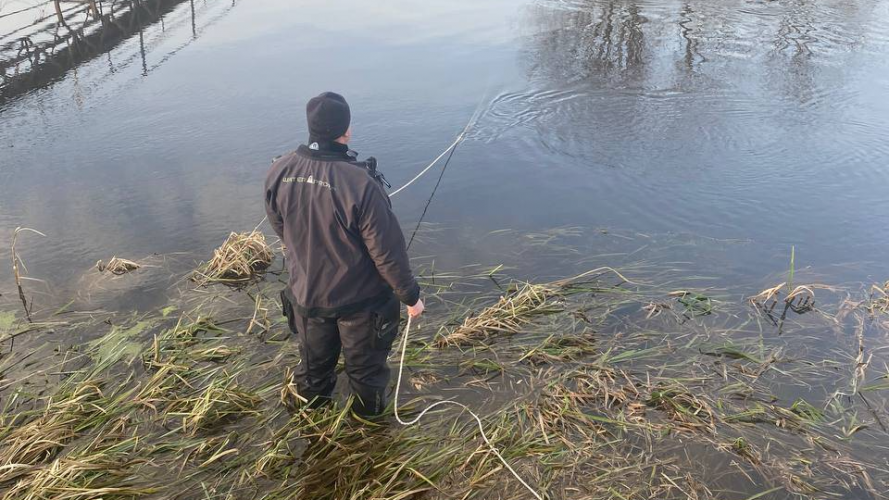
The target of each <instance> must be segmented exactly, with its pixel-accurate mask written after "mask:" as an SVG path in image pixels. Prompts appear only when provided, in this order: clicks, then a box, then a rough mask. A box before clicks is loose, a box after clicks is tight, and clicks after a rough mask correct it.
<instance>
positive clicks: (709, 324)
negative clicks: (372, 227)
mask: <svg viewBox="0 0 889 500" xmlns="http://www.w3.org/2000/svg"><path fill="white" fill-rule="evenodd" d="M628 267H632V266H628ZM638 269H641V267H640V268H637V270H636V271H635V272H634V274H632V276H631V277H632V281H631V280H629V279H627V277H626V276H625V275H623V274H616V273H613V272H611V271H608V270H604V271H603V270H597V272H593V273H589V274H584V275H581V276H579V277H575V278H573V279H569V280H559V281H550V282H547V283H543V284H535V283H528V282H516V283H514V284H511V285H510V284H507V283H509V282H510V281H511V280H509V279H508V278H507V277H505V276H504V275H502V274H500V273H501V272H502V271H503V269H502V268H495V269H486V270H483V269H476V268H467V269H466V270H465V271H468V272H464V273H444V272H441V271H435V272H432V270H431V269H426V270H424V272H423V280H424V281H426V282H429V283H432V282H434V287H428V288H429V289H432V290H435V294H434V296H431V297H430V303H431V304H433V306H438V307H432V308H430V311H436V310H438V311H441V313H440V315H439V316H430V317H428V318H427V319H425V320H424V321H423V322H422V324H421V325H420V328H419V331H418V333H417V336H416V337H412V339H411V342H410V343H409V345H408V351H407V358H406V359H407V361H406V371H407V373H406V375H405V376H406V379H407V380H406V381H407V382H408V384H406V385H407V387H408V389H407V391H406V392H407V393H406V394H404V397H403V400H406V401H409V402H408V403H406V404H405V405H404V408H403V411H404V412H405V413H406V414H408V415H409V414H412V413H414V414H415V412H417V411H419V410H420V409H421V408H423V407H425V406H426V404H428V401H434V400H438V399H442V398H455V399H457V400H459V401H461V402H463V403H466V404H468V405H470V406H472V407H473V408H474V409H476V410H477V412H478V413H479V414H480V415H482V417H483V425H484V429H485V433H486V434H487V435H488V436H489V438H490V439H491V442H492V443H493V444H494V445H495V446H496V447H497V448H498V450H499V451H500V452H501V453H502V455H503V456H504V458H506V459H507V460H508V461H509V463H510V464H511V465H513V466H514V467H515V468H516V470H517V471H518V472H519V473H520V474H521V475H522V477H523V478H526V479H527V480H528V481H529V483H530V484H532V485H534V487H535V488H537V491H539V492H540V493H541V494H542V495H544V496H545V498H566V499H567V498H571V499H577V498H614V499H631V498H639V499H641V498H658V499H662V498H677V499H678V498H698V499H709V498H714V499H715V498H728V499H738V500H750V499H754V498H771V499H778V498H882V497H883V496H884V495H885V491H887V486H889V468H887V467H886V464H885V456H886V452H887V451H889V450H887V446H889V440H887V430H886V427H885V420H886V418H887V416H886V413H887V398H886V391H889V389H887V387H889V384H887V383H886V380H887V378H889V372H887V371H886V370H885V369H884V367H885V366H886V365H887V361H889V360H887V359H886V355H885V345H886V342H885V341H886V339H887V337H889V318H887V313H886V312H885V308H884V307H882V305H883V302H882V301H883V300H884V299H885V297H886V294H885V288H884V287H879V288H880V289H881V290H882V291H883V293H878V292H875V291H874V290H871V293H870V294H869V295H868V296H867V297H863V298H861V300H857V301H856V300H853V298H851V297H849V296H848V294H847V296H846V297H841V296H840V295H841V294H840V293H838V292H836V290H837V289H835V288H825V289H823V293H822V294H821V295H820V296H819V305H818V308H815V307H814V305H812V307H811V308H810V309H809V310H805V311H802V312H799V313H797V312H793V311H791V312H790V314H789V315H788V316H787V318H786V319H785V323H784V324H783V328H782V330H781V335H778V330H777V329H776V328H775V327H774V325H773V324H772V323H771V322H769V321H762V320H763V319H765V318H767V316H768V314H770V311H769V310H768V309H763V308H762V307H761V306H760V305H759V304H761V303H762V302H764V301H763V300H757V301H755V304H754V305H751V304H750V303H748V302H745V301H743V300H737V301H736V302H732V301H731V300H728V299H727V298H726V296H725V295H724V294H722V293H721V292H719V291H718V290H713V289H708V290H706V291H692V290H694V288H692V287H687V288H686V289H684V290H682V293H677V292H676V291H675V289H673V288H672V287H670V286H665V285H653V284H650V283H649V281H648V280H646V277H645V276H644V275H643V274H642V273H640V272H639V271H638ZM664 277H665V276H664V275H658V276H657V280H658V282H661V283H667V284H669V283H673V282H676V280H677V279H679V277H675V278H671V279H663V278H664ZM279 287H280V285H279V284H277V283H273V282H262V281H260V282H257V283H256V285H255V286H252V287H251V289H250V291H249V293H248V292H247V291H245V290H243V289H241V290H240V291H239V290H233V289H227V288H225V287H221V288H220V289H219V290H213V291H212V293H210V292H208V290H207V289H205V288H199V289H196V290H184V291H183V292H182V297H181V298H180V299H177V300H176V301H175V303H173V304H170V305H168V306H165V307H163V308H160V309H159V310H157V311H156V312H152V313H147V314H145V313H142V314H135V315H134V314H116V315H111V316H104V315H96V316H94V317H90V316H89V315H86V316H84V317H83V318H82V319H80V320H78V321H71V322H67V323H61V322H59V323H58V324H55V325H54V326H53V327H52V333H50V329H48V328H47V329H39V328H38V330H36V331H34V332H33V335H36V336H38V337H40V336H43V337H42V338H44V339H50V338H53V336H59V335H70V336H72V338H80V336H82V335H88V337H89V338H90V339H91V340H89V341H86V342H83V343H79V344H76V343H72V344H71V345H70V346H69V347H67V348H62V346H61V345H59V346H58V347H59V348H58V349H56V350H55V351H53V352H52V353H48V352H47V351H46V348H45V347H43V346H41V343H40V340H39V339H37V340H36V341H35V343H32V344H28V345H29V346H31V347H30V349H31V350H32V352H27V351H26V350H25V348H23V347H22V346H17V347H16V348H15V349H13V350H11V351H10V352H8V353H7V354H5V355H4V356H3V357H2V358H0V374H2V375H0V378H2V379H3V382H2V385H0V398H2V403H3V413H2V417H0V442H2V444H0V492H2V495H3V496H2V498H3V499H42V498H71V499H81V498H82V499H87V498H100V497H101V498H113V499H124V498H128V499H132V498H171V497H175V498H202V499H203V498H219V499H235V498H272V499H276V498H277V499H285V498H318V499H343V498H348V499H359V498H377V499H393V500H394V499H412V498H429V499H444V498H531V496H530V494H529V493H528V492H527V491H525V490H524V489H522V487H521V485H519V484H518V483H517V482H516V481H514V480H513V479H512V478H511V477H510V476H509V475H508V473H506V471H505V469H504V468H503V467H502V464H501V463H500V462H499V461H498V460H497V458H496V457H495V456H494V455H493V454H492V453H491V450H490V449H489V448H488V446H487V445H486V444H485V442H484V441H483V440H482V437H481V435H480V433H479V432H478V428H477V427H476V426H475V423H474V421H472V420H471V419H469V418H468V417H467V416H466V415H460V414H459V413H457V412H450V411H437V412H434V413H432V414H431V415H430V416H429V417H427V418H426V419H425V420H424V421H423V422H421V423H420V424H419V425H418V426H415V427H406V428H405V427H400V426H398V425H397V424H395V423H394V422H393V421H392V420H391V415H387V416H386V417H385V418H383V419H381V420H379V421H374V422H368V421H363V420H361V419H359V418H358V417H356V416H354V415H353V414H352V413H351V411H350V408H349V401H347V400H342V399H341V401H340V403H338V404H336V405H334V406H332V407H327V408H323V409H318V410H307V409H300V406H299V404H298V394H297V393H296V390H295V386H294V384H293V380H292V375H291V371H290V370H291V369H292V367H293V366H295V364H296V363H297V362H298V357H297V355H296V350H295V349H294V348H293V346H292V343H291V341H289V340H284V339H286V338H287V332H286V324H284V323H283V322H282V321H280V320H278V319H277V316H278V314H279V312H280V305H279V304H277V303H276V302H275V298H274V297H275V296H276V293H277V291H278V288H279ZM500 287H502V288H503V290H504V291H500V289H501V288H500ZM810 288H812V287H810ZM875 288H876V287H875ZM816 289H817V288H812V290H816ZM477 290H488V291H485V292H482V293H481V295H479V292H478V291H477ZM792 292H793V290H791V289H789V287H787V286H782V287H781V290H780V291H778V292H775V293H774V294H772V295H773V296H774V295H776V294H778V293H780V294H781V297H782V299H781V300H783V297H789V296H791V295H792ZM470 295H471V296H473V297H474V298H473V300H471V301H469V302H467V301H466V300H464V299H465V298H466V297H468V296H470ZM773 296H768V299H769V300H773V299H774V297H773ZM717 297H718V299H717ZM766 297H767V295H763V296H762V297H760V299H764V298H766ZM832 297H833V298H835V299H836V300H831V298H832ZM652 304H660V306H659V310H658V311H657V312H656V313H653V312H652ZM830 304H835V305H830ZM2 318H4V319H3V320H2V324H0V328H2V331H4V332H11V331H17V330H18V329H19V328H20V327H27V325H26V320H25V319H24V318H21V319H20V318H19V317H18V316H17V315H14V314H13V315H4V316H3V317H2ZM43 319H44V318H37V320H40V321H42V320H43ZM40 321H35V323H34V325H40V324H41V323H40ZM109 323H110V324H109ZM31 327H33V325H32V326H31ZM101 332H104V333H101ZM824 335H833V336H835V337H836V341H835V342H832V343H830V344H824V343H822V342H819V337H820V336H824ZM7 342H8V340H7ZM43 345H44V346H45V344H43ZM32 356H42V359H39V360H37V359H36V358H35V359H34V361H36V362H34V361H32V362H30V363H29V362H28V360H29V359H31V358H32ZM390 410H391V409H390Z"/></svg>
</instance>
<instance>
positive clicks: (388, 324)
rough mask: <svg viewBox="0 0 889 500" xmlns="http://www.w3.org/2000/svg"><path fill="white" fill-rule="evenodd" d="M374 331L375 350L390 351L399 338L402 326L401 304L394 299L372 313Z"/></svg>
mask: <svg viewBox="0 0 889 500" xmlns="http://www.w3.org/2000/svg"><path fill="white" fill-rule="evenodd" d="M371 319H372V321H373V331H374V349H376V350H378V351H388V350H389V349H391V348H392V344H393V343H395V338H396V337H397V336H398V327H399V325H400V324H401V303H400V302H398V299H396V298H395V297H392V298H391V299H389V300H388V301H386V303H385V304H383V305H381V306H380V307H378V308H375V309H374V310H373V311H372V313H371Z"/></svg>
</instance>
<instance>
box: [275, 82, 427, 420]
mask: <svg viewBox="0 0 889 500" xmlns="http://www.w3.org/2000/svg"><path fill="white" fill-rule="evenodd" d="M306 116H307V119H308V125H309V143H308V145H302V146H300V147H299V149H297V150H296V151H294V152H292V153H289V154H286V155H284V156H282V157H280V158H278V159H277V160H275V162H274V163H273V164H272V166H271V169H270V170H269V174H268V178H267V179H266V183H265V206H266V212H267V213H268V216H269V221H270V222H271V225H272V227H273V228H274V230H275V232H276V233H277V234H278V236H279V237H280V238H281V241H282V242H283V243H284V245H285V258H286V260H287V267H288V270H289V272H290V282H289V285H288V287H287V288H285V289H284V291H283V292H282V293H281V298H282V303H283V306H284V315H285V316H287V319H288V322H289V325H290V329H291V331H292V332H293V333H294V334H295V335H296V337H297V340H298V342H299V351H300V356H301V360H300V363H299V365H298V366H297V368H296V370H295V375H296V384H297V389H298V391H299V395H300V396H301V397H303V398H305V399H306V400H308V401H309V402H310V405H312V406H318V405H321V404H324V403H326V402H328V401H330V399H331V395H332V393H333V389H334V386H335V385H336V365H337V361H338V360H339V356H340V351H342V353H343V356H344V357H345V365H346V374H347V375H348V377H349V384H350V386H351V389H352V393H353V394H354V395H355V397H356V398H355V404H354V406H353V409H354V410H355V412H356V413H357V414H359V415H361V416H373V415H378V414H380V413H381V412H382V411H383V410H384V409H385V407H386V386H387V384H388V382H389V367H388V365H387V364H386V358H387V357H388V355H389V351H390V350H391V348H392V343H393V342H394V341H395V337H396V335H397V334H398V324H399V322H400V317H401V314H400V310H401V307H400V305H399V301H400V302H402V303H404V304H406V305H407V310H408V314H410V315H411V317H418V316H419V315H420V314H422V312H423V302H422V301H421V300H420V287H419V285H418V284H417V281H416V280H415V279H414V276H413V274H412V273H411V268H410V261H409V259H408V255H407V249H406V248H405V243H404V235H403V234H402V232H401V226H400V225H399V224H398V220H397V219H396V218H395V214H394V213H393V212H392V205H391V202H390V201H389V196H388V195H387V194H386V191H385V189H384V187H383V180H382V177H381V176H379V175H378V174H377V173H376V167H375V163H376V162H375V161H373V160H369V161H367V162H358V161H356V159H355V158H356V156H357V155H356V153H355V152H353V151H351V150H349V148H348V146H347V144H348V143H349V139H350V138H351V136H352V129H351V126H350V121H351V112H350V110H349V105H348V103H346V100H345V99H344V98H343V97H342V96H341V95H339V94H335V93H333V92H325V93H323V94H321V95H319V96H317V97H314V98H312V99H311V100H310V101H309V103H308V104H307V105H306Z"/></svg>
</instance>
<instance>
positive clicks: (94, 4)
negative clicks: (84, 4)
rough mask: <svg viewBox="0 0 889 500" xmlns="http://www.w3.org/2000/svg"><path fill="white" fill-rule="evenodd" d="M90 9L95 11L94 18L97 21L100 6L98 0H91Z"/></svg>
mask: <svg viewBox="0 0 889 500" xmlns="http://www.w3.org/2000/svg"><path fill="white" fill-rule="evenodd" d="M89 4H90V11H92V13H93V19H95V20H96V21H98V20H99V7H98V6H97V5H96V0H89Z"/></svg>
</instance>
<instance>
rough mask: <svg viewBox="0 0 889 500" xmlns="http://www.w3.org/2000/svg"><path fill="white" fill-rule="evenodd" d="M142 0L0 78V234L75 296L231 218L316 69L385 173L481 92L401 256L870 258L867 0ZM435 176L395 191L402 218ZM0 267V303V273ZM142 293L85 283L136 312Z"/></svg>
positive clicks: (876, 83)
mask: <svg viewBox="0 0 889 500" xmlns="http://www.w3.org/2000/svg"><path fill="white" fill-rule="evenodd" d="M38 3H39V2H37V0H33V1H30V2H28V1H18V2H16V1H14V0H12V1H6V2H3V3H0V15H3V14H4V12H11V11H14V10H18V9H22V8H26V7H28V6H30V5H34V4H38ZM145 3H146V4H149V5H156V6H158V9H156V12H157V15H156V16H154V17H152V16H146V15H143V16H142V17H140V18H138V19H137V21H138V25H137V26H136V28H134V29H132V30H131V32H127V33H123V34H121V35H120V39H119V40H112V42H113V43H112V44H110V45H111V46H110V47H100V49H96V53H95V54H93V55H90V57H89V58H87V60H85V61H82V62H79V63H76V64H72V67H70V68H63V69H64V71H59V75H58V76H57V77H55V78H53V79H48V80H47V79H38V80H37V85H36V86H35V85H30V84H29V85H24V86H23V85H21V84H19V85H18V87H17V88H16V89H12V88H11V87H9V86H7V88H6V89H5V90H4V92H5V93H4V97H5V98H6V99H5V102H4V103H3V104H2V105H0V242H8V241H9V240H10V238H11V235H12V230H13V229H14V228H15V227H16V226H19V225H21V226H28V227H32V228H35V229H39V230H40V231H42V232H44V233H46V235H47V237H46V238H41V237H38V236H34V235H26V236H23V239H22V241H21V243H20V247H19V248H20V252H21V254H22V257H23V258H24V259H25V262H26V263H27V265H28V270H29V275H30V276H32V277H34V278H39V279H42V280H45V282H46V284H45V285H40V284H35V285H31V286H32V287H34V288H35V289H36V292H35V293H49V294H52V296H53V297H59V296H65V295H67V294H70V293H74V292H76V291H79V290H80V288H81V287H82V286H83V276H84V273H88V272H89V268H90V267H91V266H92V265H93V264H94V263H95V262H96V260H98V259H105V258H109V257H110V256H112V255H118V256H124V257H129V258H140V257H144V256H146V255H150V254H153V253H158V254H166V255H169V254H174V257H172V258H171V259H170V260H169V262H168V266H169V271H170V272H169V274H170V275H181V273H184V272H186V271H187V270H188V269H191V268H192V267H193V265H194V263H195V261H197V260H200V259H203V258H206V257H207V256H209V255H210V253H211V252H212V249H213V248H214V247H215V246H217V245H218V244H219V243H220V242H221V241H222V240H223V239H224V237H225V236H226V235H227V234H228V232H230V231H232V230H239V231H241V230H247V229H250V228H252V227H253V226H255V225H256V224H257V223H258V222H259V221H260V220H261V219H262V217H263V209H262V205H261V185H262V180H263V178H264V175H265V171H266V168H267V166H268V165H269V161H270V159H271V158H272V157H274V156H276V155H278V154H281V153H282V152H285V151H288V150H291V149H293V148H295V147H296V146H297V145H298V144H299V143H300V141H302V140H304V138H305V135H306V129H305V125H304V111H303V109H304V108H303V106H304V103H305V101H306V100H307V99H308V98H309V97H311V96H313V95H315V94H317V93H319V92H321V91H323V90H328V89H329V90H335V91H338V92H341V93H343V94H344V95H345V96H346V97H347V98H348V99H349V101H350V103H351V105H352V109H353V116H354V123H353V125H354V127H353V128H354V143H353V144H352V146H353V148H354V149H356V150H357V151H359V152H361V153H362V154H364V155H368V154H372V155H375V156H376V157H377V158H379V160H380V164H381V168H382V169H383V170H384V172H385V173H386V175H387V176H388V178H389V179H390V180H391V181H392V182H393V184H395V185H400V184H401V183H403V182H404V181H406V180H408V179H409V178H411V177H412V176H413V174H414V173H415V172H416V171H418V170H419V169H420V168H422V167H424V166H425V165H426V164H427V163H428V162H429V161H430V160H431V159H432V158H434V157H435V156H436V155H437V154H438V153H439V152H440V151H441V150H442V149H443V148H445V147H446V146H447V145H448V144H450V142H451V141H452V140H453V138H454V137H455V136H456V134H457V133H458V132H459V131H460V129H461V128H462V127H463V126H464V125H465V124H466V122H467V120H468V119H469V117H470V116H471V115H472V113H473V111H474V110H475V109H476V108H477V107H479V106H480V107H481V118H480V120H479V121H478V123H477V125H476V126H475V127H474V128H473V129H472V130H471V132H470V137H469V139H468V140H467V141H466V142H465V143H463V144H462V145H461V146H460V148H459V150H458V151H457V154H456V155H455V157H454V160H453V161H452V163H451V165H450V167H449V170H448V172H447V175H446V177H445V178H444V182H443V184H442V186H441V188H440V189H439V191H438V194H437V196H436V198H435V200H434V202H433V204H432V206H431V208H430V212H429V216H428V218H427V221H428V222H430V223H434V226H433V227H434V228H436V229H437V231H436V232H431V233H429V234H427V237H425V238H424V239H423V240H421V241H420V243H419V244H417V245H416V246H415V247H414V248H413V249H412V253H414V255H415V256H417V257H418V258H426V259H431V258H432V257H431V256H433V255H434V256H435V257H434V258H435V259H436V263H437V265H439V266H441V267H448V268H454V267H457V266H461V265H468V264H475V263H483V264H486V265H494V264H500V263H502V264H505V265H507V266H511V267H513V268H515V269H516V271H515V272H516V274H519V275H522V276H552V275H559V274H564V273H568V272H572V271H574V270H576V268H578V267H579V266H580V265H579V264H578V261H579V260H582V257H584V256H586V255H590V256H592V255H599V254H604V253H609V252H613V253H627V252H635V253H633V254H632V255H633V257H632V258H638V259H645V260H648V261H651V262H653V263H661V264H663V265H672V263H675V262H677V261H681V262H683V263H685V264H684V265H685V266H686V267H688V268H691V269H694V271H695V272H696V273H699V274H703V275H708V276H713V277H714V278H716V280H717V281H719V282H722V283H724V284H738V286H739V287H740V288H742V289H744V291H745V292H746V291H749V290H756V291H758V290H759V289H761V288H763V285H772V284H774V283H772V282H771V281H774V279H772V278H773V277H774V275H775V274H776V273H779V272H781V271H782V270H784V269H786V267H787V261H788V257H789V253H790V248H791V246H795V247H796V253H797V266H798V267H799V268H805V267H809V269H810V271H809V272H811V273H812V274H813V275H817V276H819V277H820V278H821V279H823V280H826V281H830V282H833V283H836V282H844V283H848V282H871V281H884V280H885V279H887V278H889V262H887V261H886V259H885V256H886V251H885V248H886V245H887V243H889V232H887V231H886V228H887V227H889V197H887V196H886V193H887V183H889V128H887V127H889V98H887V96H889V2H887V1H882V0H860V1H848V0H821V1H801V0H780V1H774V2H754V1H742V0H731V1H729V0H716V1H713V0H700V1H699V0H688V1H671V0H659V1H638V2H634V1H628V0H627V1H601V0H597V1H544V0H540V1H531V2H528V1H519V0H512V1H508V0H493V1H485V2H478V1H467V0H447V1H424V2H422V6H421V4H418V3H417V2H407V1H393V2H385V3H380V2H363V1H349V2H293V1H291V0H237V1H224V0H201V1H196V2H189V1H182V2H171V1H166V2H155V3H153V2H152V1H147V2H145ZM38 10H39V11H40V12H42V13H43V14H52V10H51V7H44V8H42V10H40V9H38ZM28 12H31V11H28ZM29 15H31V14H29V13H24V14H16V15H15V16H12V17H4V18H0V28H2V30H3V32H4V33H12V32H13V31H15V30H16V29H18V27H17V26H13V24H14V22H13V20H16V21H15V22H18V21H17V20H20V19H22V18H23V16H25V17H27V16H29ZM44 24H46V23H44ZM50 24H51V23H50ZM41 26H42V25H37V26H36V27H35V28H33V29H37V30H40V29H43V28H41ZM15 36H18V35H15ZM15 36H12V35H10V36H4V37H3V38H2V43H5V44H7V46H6V47H5V51H4V52H2V53H3V54H5V55H7V56H8V55H9V54H10V53H15V50H12V49H10V47H12V46H10V45H8V44H9V43H12V42H11V40H12V41H13V42H14V40H15ZM40 36H42V37H43V38H42V39H45V38H46V36H47V32H46V30H44V32H43V34H42V35H40ZM38 38H40V37H39V36H38ZM50 39H51V37H50ZM10 50H12V52H10ZM26 69H27V68H25V69H22V71H24V70H26ZM5 71H6V72H7V74H8V75H11V74H12V69H10V68H7V69H5ZM435 177H436V175H435V173H432V174H431V175H429V176H428V177H426V178H424V180H423V181H422V182H419V183H417V184H416V185H415V186H414V187H413V188H412V189H409V190H408V191H406V192H405V193H404V194H403V195H400V196H399V197H398V198H396V200H395V209H396V211H397V213H398V214H399V216H400V218H401V221H402V223H403V225H404V226H405V228H406V230H410V229H412V228H413V225H414V224H415V222H416V219H417V216H418V214H419V212H420V211H421V210H422V207H423V204H424V203H425V200H426V197H427V196H428V195H429V192H430V191H431V189H432V186H433V184H434V182H435ZM565 227H575V228H577V229H575V230H571V231H567V232H566V231H564V229H563V230H562V231H561V232H560V234H563V236H562V237H560V238H559V239H560V242H561V243H563V244H567V245H573V246H574V248H575V249H576V252H577V254H578V255H579V256H580V258H576V256H575V257H572V258H567V257H565V255H564V254H561V253H558V252H554V253H553V255H551V256H549V257H547V256H546V255H545V254H544V255H543V256H542V257H540V258H538V259H535V260H531V259H530V258H529V259H527V260H526V259H523V258H522V254H521V253H518V252H512V253H510V252H509V249H510V248H511V245H512V243H510V242H509V241H507V240H503V239H498V238H492V237H486V236H485V235H488V234H489V233H490V232H492V231H496V230H501V229H512V230H514V231H516V232H517V233H522V234H523V233H534V232H537V233H539V232H544V231H548V230H552V229H553V228H565ZM565 234H567V235H565ZM0 246H2V247H3V250H2V251H3V252H6V254H5V255H7V258H8V251H7V250H6V249H7V247H8V244H7V243H2V244H0ZM629 259H630V257H615V259H614V261H615V262H617V263H620V262H623V261H627V260H629ZM604 260H605V261H608V259H604ZM0 284H2V285H0V292H3V294H4V297H3V299H0V300H6V299H10V298H11V297H12V295H13V294H12V293H10V292H12V290H13V288H12V282H11V272H10V269H9V266H8V265H2V266H0ZM167 285H168V282H166V281H164V280H163V279H160V278H157V279H152V280H148V281H145V282H139V284H138V287H137V288H136V289H135V290H134V289H130V290H128V293H126V294H123V295H119V294H118V295H115V296H114V297H112V299H113V300H116V301H117V302H118V303H119V304H118V305H130V306H132V307H139V306H140V305H144V306H147V305H150V304H151V303H153V302H155V301H159V300H160V299H158V298H157V297H160V296H162V295H163V290H164V289H165V287H166V286H167ZM748 289H749V290H748ZM152 297H155V298H154V299H152ZM39 300H40V299H38V301H39ZM57 300H61V299H57ZM39 305H40V304H39V303H38V307H39Z"/></svg>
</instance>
